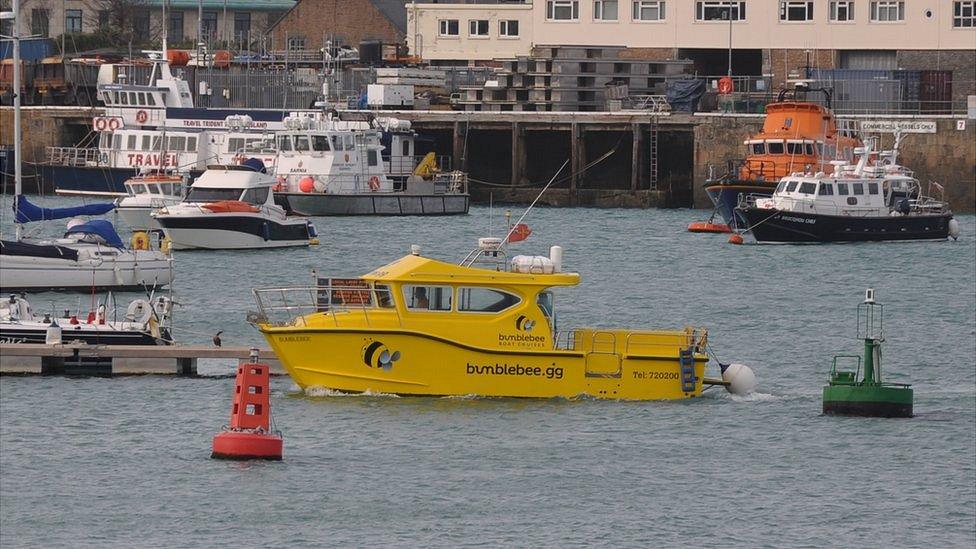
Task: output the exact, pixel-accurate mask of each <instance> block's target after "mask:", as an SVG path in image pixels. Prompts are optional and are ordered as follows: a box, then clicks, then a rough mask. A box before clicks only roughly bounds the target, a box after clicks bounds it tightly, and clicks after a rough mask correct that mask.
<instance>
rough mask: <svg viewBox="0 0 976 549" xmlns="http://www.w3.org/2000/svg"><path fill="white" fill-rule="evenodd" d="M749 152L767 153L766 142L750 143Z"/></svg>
mask: <svg viewBox="0 0 976 549" xmlns="http://www.w3.org/2000/svg"><path fill="white" fill-rule="evenodd" d="M749 152H750V153H752V154H766V144H765V143H763V142H759V143H752V144H751V145H749Z"/></svg>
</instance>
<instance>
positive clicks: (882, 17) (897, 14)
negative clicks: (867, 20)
mask: <svg viewBox="0 0 976 549" xmlns="http://www.w3.org/2000/svg"><path fill="white" fill-rule="evenodd" d="M904 20H905V2H901V1H899V2H890V1H884V2H871V21H904Z"/></svg>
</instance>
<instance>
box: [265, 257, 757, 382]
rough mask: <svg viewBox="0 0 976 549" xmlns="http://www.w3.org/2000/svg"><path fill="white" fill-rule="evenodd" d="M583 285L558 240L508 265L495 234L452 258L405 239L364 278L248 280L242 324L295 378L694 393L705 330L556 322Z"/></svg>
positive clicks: (700, 377) (702, 367)
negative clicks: (564, 298)
mask: <svg viewBox="0 0 976 549" xmlns="http://www.w3.org/2000/svg"><path fill="white" fill-rule="evenodd" d="M479 260H493V262H491V263H487V264H485V263H482V262H480V261H479ZM579 281H580V276H579V274H577V273H571V272H564V271H563V270H562V249H561V248H559V247H558V246H554V247H553V248H552V249H551V251H550V256H548V257H546V256H516V257H513V258H512V259H511V260H510V261H508V260H507V259H506V257H505V255H504V251H503V250H501V239H497V238H496V239H481V241H480V242H479V247H478V248H477V249H476V250H474V251H473V252H472V253H471V254H469V256H468V257H467V258H465V260H464V261H462V263H461V264H459V265H455V264H451V263H446V262H442V261H438V260H435V259H430V258H427V257H423V256H422V255H420V250H419V247H414V249H413V250H412V253H411V254H410V255H406V256H404V257H402V258H401V259H399V260H397V261H394V262H393V263H390V264H388V265H385V266H383V267H380V268H378V269H376V270H374V271H372V272H371V273H368V274H366V275H364V276H362V277H360V278H353V279H348V278H347V279H337V278H331V279H329V278H322V279H319V280H318V285H317V286H314V287H309V288H289V289H256V290H254V295H255V298H256V300H257V305H258V311H257V312H255V313H252V314H250V315H249V321H250V322H252V323H253V324H255V325H256V327H257V328H258V329H259V330H260V331H261V332H262V333H263V334H264V336H265V338H266V339H267V340H268V342H269V343H270V344H271V347H272V349H273V350H274V352H275V354H276V356H277V357H278V358H279V360H281V362H282V364H283V365H284V367H285V368H286V370H287V371H288V373H289V374H290V375H291V377H292V379H294V381H295V382H296V383H297V384H298V385H299V386H301V387H302V388H309V387H324V388H329V389H335V390H339V391H347V392H370V391H372V392H382V393H395V394H403V395H480V396H491V397H541V398H549V397H575V396H579V395H589V396H592V397H597V398H610V399H684V398H691V397H697V396H699V395H700V394H701V391H702V387H703V383H707V380H706V379H705V377H704V373H705V366H706V362H707V360H708V357H707V355H706V353H705V342H706V332H705V330H703V329H700V328H690V327H689V328H685V329H681V330H674V331H640V330H621V329H604V328H584V329H577V330H565V331H560V329H559V327H558V326H557V320H556V318H557V317H556V313H555V308H554V304H555V298H554V292H553V289H554V288H559V287H567V286H575V285H577V284H579ZM296 314H297V316H296ZM750 374H751V372H750Z"/></svg>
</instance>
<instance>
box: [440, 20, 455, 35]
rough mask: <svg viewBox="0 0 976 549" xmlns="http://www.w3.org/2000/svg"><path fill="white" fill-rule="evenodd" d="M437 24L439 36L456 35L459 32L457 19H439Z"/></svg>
mask: <svg viewBox="0 0 976 549" xmlns="http://www.w3.org/2000/svg"><path fill="white" fill-rule="evenodd" d="M437 26H438V29H439V31H438V32H439V33H440V35H441V36H457V35H458V34H459V33H460V31H459V30H458V20H457V19H441V20H440V21H438V22H437Z"/></svg>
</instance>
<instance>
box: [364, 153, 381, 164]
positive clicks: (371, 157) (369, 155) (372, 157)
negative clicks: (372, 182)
mask: <svg viewBox="0 0 976 549" xmlns="http://www.w3.org/2000/svg"><path fill="white" fill-rule="evenodd" d="M366 158H367V159H368V162H369V165H370V166H377V165H379V159H378V158H377V156H376V151H373V150H370V151H367V152H366Z"/></svg>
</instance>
